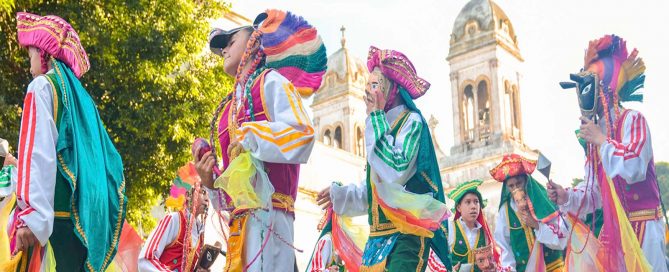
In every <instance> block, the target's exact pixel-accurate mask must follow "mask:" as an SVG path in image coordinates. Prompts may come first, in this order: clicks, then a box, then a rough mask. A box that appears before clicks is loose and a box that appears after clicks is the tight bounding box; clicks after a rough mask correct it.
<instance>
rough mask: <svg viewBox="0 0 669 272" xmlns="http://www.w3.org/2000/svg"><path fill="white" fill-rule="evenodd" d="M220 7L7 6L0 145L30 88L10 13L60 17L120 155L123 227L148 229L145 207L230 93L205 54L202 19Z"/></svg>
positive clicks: (140, 1)
mask: <svg viewBox="0 0 669 272" xmlns="http://www.w3.org/2000/svg"><path fill="white" fill-rule="evenodd" d="M0 1H6V0H0ZM10 2H13V1H10ZM2 3H3V5H0V7H2V8H4V3H5V2H2ZM228 8H229V5H228V4H225V3H222V2H220V1H216V0H131V1H121V0H104V1H100V0H60V1H48V0H43V1H37V0H25V1H19V2H16V3H14V5H13V6H12V7H11V9H12V11H11V12H5V13H0V28H1V29H0V30H2V31H0V64H2V65H0V86H2V92H0V137H2V138H7V139H8V140H10V143H11V144H12V145H13V146H16V144H17V139H18V131H19V119H20V106H21V104H22V99H23V94H24V90H25V88H26V87H27V86H28V83H29V82H30V80H31V78H30V73H29V62H28V58H27V52H26V51H25V50H23V49H21V48H19V46H18V44H17V42H16V19H15V13H16V12H17V11H28V12H31V13H36V14H40V15H47V14H54V15H58V16H60V17H62V18H64V19H65V20H67V21H68V22H70V23H71V24H72V26H73V27H74V28H75V29H76V30H77V32H78V33H79V36H80V38H81V41H82V44H83V45H84V48H86V51H87V53H88V56H89V58H90V61H91V70H90V71H89V72H88V73H87V74H85V75H84V76H83V77H82V79H81V80H82V83H83V84H84V86H85V87H86V89H87V90H88V92H89V93H90V94H91V95H92V96H93V99H94V100H95V101H96V103H97V105H98V109H99V111H100V115H101V117H102V120H103V121H104V123H105V126H106V128H107V130H108V132H109V134H110V137H111V138H112V139H113V141H114V143H115V144H116V147H117V148H118V149H119V151H120V153H121V156H122V157H123V161H124V166H125V178H126V193H127V195H128V199H129V203H128V221H129V222H130V223H131V224H133V225H135V226H138V225H139V224H141V225H142V226H143V228H144V229H145V230H150V229H151V228H153V226H155V220H154V219H153V218H152V217H151V216H150V215H149V211H150V209H151V207H153V206H155V205H157V204H158V200H159V199H160V198H161V197H162V196H164V195H165V194H166V193H167V191H168V186H169V184H170V182H171V180H172V179H173V178H174V177H175V173H176V169H177V168H178V167H179V166H181V165H183V164H184V163H185V162H187V161H188V160H190V159H191V157H190V144H191V142H192V141H193V139H194V138H195V137H206V138H208V133H209V128H208V127H209V121H210V119H211V117H212V112H213V111H214V109H215V107H216V104H217V103H218V101H220V99H221V98H222V97H223V95H225V93H226V92H228V91H229V90H230V89H231V79H230V78H229V77H227V76H225V75H224V72H223V66H222V64H223V61H222V59H220V58H218V57H216V56H213V55H212V54H209V53H208V52H207V51H208V50H207V46H206V43H207V34H208V32H209V30H210V24H209V18H217V17H220V16H222V14H223V13H224V12H225V11H226V10H227V9H228ZM140 221H141V223H140Z"/></svg>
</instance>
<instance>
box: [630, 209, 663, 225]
mask: <svg viewBox="0 0 669 272" xmlns="http://www.w3.org/2000/svg"><path fill="white" fill-rule="evenodd" d="M627 217H628V218H629V220H630V222H637V221H648V220H654V219H658V218H660V217H662V207H657V208H656V209H646V210H639V211H633V212H630V213H627Z"/></svg>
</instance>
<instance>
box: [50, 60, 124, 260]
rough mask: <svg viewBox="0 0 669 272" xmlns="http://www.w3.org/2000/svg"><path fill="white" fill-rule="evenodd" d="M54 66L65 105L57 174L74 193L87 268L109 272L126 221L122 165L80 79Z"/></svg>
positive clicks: (75, 220) (55, 63)
mask: <svg viewBox="0 0 669 272" xmlns="http://www.w3.org/2000/svg"><path fill="white" fill-rule="evenodd" d="M52 64H53V68H54V71H55V74H56V77H55V78H56V81H55V82H54V84H55V85H57V86H55V87H56V88H58V89H60V90H61V91H62V99H63V101H62V102H63V105H64V108H63V109H59V110H61V111H62V117H61V118H62V119H61V121H60V122H61V123H60V126H59V129H58V143H57V144H56V152H57V154H58V171H60V173H62V174H63V176H64V177H65V179H66V180H67V181H68V183H69V185H70V188H71V189H72V197H71V200H70V201H71V205H72V213H71V215H70V218H71V219H72V222H73V223H74V226H75V233H76V234H77V237H78V238H79V239H80V240H81V242H82V244H83V245H84V246H85V247H86V249H87V259H86V264H85V266H86V269H87V270H88V271H104V270H105V269H106V268H107V266H108V265H109V264H110V262H111V261H112V260H113V258H114V255H116V249H117V246H118V242H119V237H120V235H121V228H122V227H123V222H124V220H125V209H126V202H127V199H126V196H125V178H124V177H123V162H122V161H121V156H120V155H119V153H118V152H117V151H116V148H115V147H114V144H113V142H112V141H111V139H110V138H109V135H108V134H107V131H106V130H105V127H104V125H103V124H102V120H100V115H99V114H98V110H97V107H96V105H95V102H93V99H92V98H91V96H90V95H89V94H88V92H86V89H84V87H83V86H82V85H81V82H80V81H79V79H78V78H77V77H76V76H75V75H74V73H72V71H71V70H70V68H68V67H67V66H65V65H64V64H63V63H62V62H60V61H57V60H54V61H53V62H52ZM55 91H56V90H54V92H55Z"/></svg>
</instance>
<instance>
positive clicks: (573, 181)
mask: <svg viewBox="0 0 669 272" xmlns="http://www.w3.org/2000/svg"><path fill="white" fill-rule="evenodd" d="M581 182H583V179H582V178H573V179H571V187H576V185H578V184H579V183H581Z"/></svg>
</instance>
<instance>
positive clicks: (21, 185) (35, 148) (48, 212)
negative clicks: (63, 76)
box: [16, 76, 58, 245]
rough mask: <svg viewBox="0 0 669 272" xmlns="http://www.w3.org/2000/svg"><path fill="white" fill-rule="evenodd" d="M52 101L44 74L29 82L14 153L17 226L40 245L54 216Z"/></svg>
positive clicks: (54, 154)
mask: <svg viewBox="0 0 669 272" xmlns="http://www.w3.org/2000/svg"><path fill="white" fill-rule="evenodd" d="M53 101H54V100H53V92H52V87H51V84H50V83H49V81H48V80H47V79H46V78H45V77H43V76H40V77H37V78H35V79H34V80H33V81H32V82H31V83H30V84H29V85H28V92H27V93H26V96H25V99H24V102H23V113H22V116H21V130H20V132H19V148H18V156H17V161H18V172H17V184H16V195H17V209H16V213H17V216H18V224H17V226H19V227H20V226H24V225H25V226H27V227H28V228H29V229H30V231H32V233H33V234H34V235H35V237H36V238H37V239H38V240H39V241H40V244H42V245H45V244H46V242H47V240H48V239H49V236H51V231H52V230H53V220H54V210H53V205H54V204H53V203H54V202H53V201H54V200H53V198H54V193H55V187H56V169H57V168H56V167H57V165H56V162H57V159H56V158H57V157H56V142H57V140H58V131H57V128H56V123H55V121H54V118H53V116H54V113H53V109H54V107H53Z"/></svg>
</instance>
